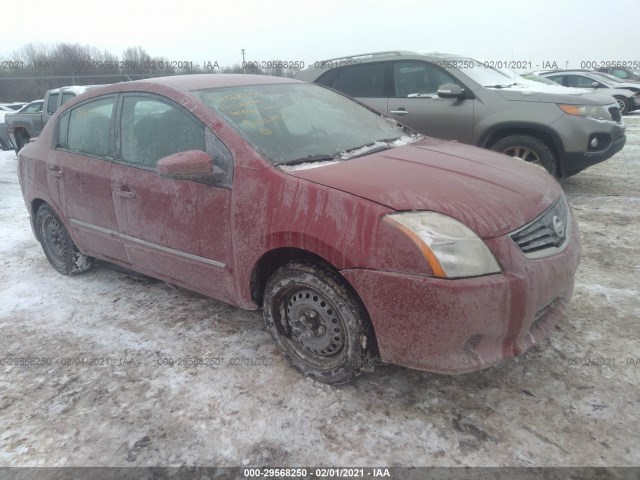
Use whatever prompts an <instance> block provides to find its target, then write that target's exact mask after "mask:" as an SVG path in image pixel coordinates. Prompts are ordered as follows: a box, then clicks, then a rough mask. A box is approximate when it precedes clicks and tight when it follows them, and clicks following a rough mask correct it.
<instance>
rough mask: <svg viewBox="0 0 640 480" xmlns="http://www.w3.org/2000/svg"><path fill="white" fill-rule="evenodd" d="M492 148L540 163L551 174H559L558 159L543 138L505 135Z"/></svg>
mask: <svg viewBox="0 0 640 480" xmlns="http://www.w3.org/2000/svg"><path fill="white" fill-rule="evenodd" d="M491 150H494V151H496V152H502V153H504V154H506V155H509V156H510V157H518V158H520V159H522V160H524V161H525V162H530V163H533V164H534V165H540V166H541V167H543V168H544V169H545V170H546V171H547V172H549V173H550V174H551V175H554V176H555V175H557V166H556V159H555V156H554V155H553V152H552V151H551V149H550V148H549V147H548V146H547V144H546V143H544V142H543V141H542V140H539V139H537V138H535V137H532V136H530V135H511V136H509V137H505V138H503V139H501V140H498V141H497V142H496V143H495V144H493V146H492V147H491Z"/></svg>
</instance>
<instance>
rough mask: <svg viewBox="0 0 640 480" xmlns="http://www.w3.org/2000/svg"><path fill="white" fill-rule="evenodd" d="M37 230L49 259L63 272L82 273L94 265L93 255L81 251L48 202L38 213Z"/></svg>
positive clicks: (65, 273) (67, 273) (52, 264)
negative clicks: (89, 255)
mask: <svg viewBox="0 0 640 480" xmlns="http://www.w3.org/2000/svg"><path fill="white" fill-rule="evenodd" d="M36 232H37V233H38V238H39V239H40V243H41V244H42V249H43V250H44V254H45V255H46V256H47V260H49V263H50V264H51V266H53V268H55V269H56V270H57V271H58V272H60V273H61V274H63V275H71V274H74V273H80V272H84V271H85V270H89V269H90V268H91V267H92V266H93V261H94V259H93V257H88V256H87V255H83V254H82V253H80V251H79V250H78V248H77V247H76V245H75V244H74V243H73V240H71V237H70V236H69V232H67V229H66V228H65V227H64V224H63V223H62V221H61V220H60V218H59V217H58V215H56V213H55V212H54V211H53V209H52V208H51V207H50V206H49V205H47V204H46V203H45V204H42V205H41V206H40V208H39V209H38V213H37V214H36Z"/></svg>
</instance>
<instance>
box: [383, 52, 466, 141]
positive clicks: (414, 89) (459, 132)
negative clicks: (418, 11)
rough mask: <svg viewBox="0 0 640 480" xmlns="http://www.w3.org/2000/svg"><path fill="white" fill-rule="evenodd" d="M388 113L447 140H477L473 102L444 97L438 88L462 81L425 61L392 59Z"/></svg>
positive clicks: (429, 133)
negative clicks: (474, 137) (475, 137)
mask: <svg viewBox="0 0 640 480" xmlns="http://www.w3.org/2000/svg"><path fill="white" fill-rule="evenodd" d="M390 70H391V83H392V89H391V96H390V98H389V102H388V106H389V111H388V115H389V116H390V117H391V118H393V119H396V120H398V122H400V123H403V124H405V125H407V126H409V127H411V128H413V129H414V130H417V131H418V132H420V133H424V134H425V135H430V136H432V137H437V138H443V139H445V140H458V141H460V142H464V143H472V141H473V114H474V112H473V102H474V100H473V99H471V98H469V99H455V98H453V99H452V98H440V97H438V93H437V92H438V88H439V87H440V86H441V85H444V84H446V83H455V84H460V82H459V81H458V80H456V79H455V78H454V77H453V76H451V75H450V74H449V73H448V72H446V71H445V70H443V69H441V68H438V67H437V66H435V65H433V64H431V63H429V62H424V61H419V60H405V61H396V62H391V69H390Z"/></svg>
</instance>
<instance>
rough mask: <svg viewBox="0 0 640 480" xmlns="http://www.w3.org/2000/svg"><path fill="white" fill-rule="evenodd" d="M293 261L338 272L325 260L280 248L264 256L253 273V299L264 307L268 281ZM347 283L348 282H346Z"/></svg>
mask: <svg viewBox="0 0 640 480" xmlns="http://www.w3.org/2000/svg"><path fill="white" fill-rule="evenodd" d="M292 261H303V262H310V263H314V264H316V265H321V266H323V267H325V268H327V269H329V270H332V271H334V272H337V269H336V268H335V267H334V266H333V265H331V264H330V263H329V262H327V261H326V260H325V259H324V258H322V257H320V256H319V255H316V254H314V253H311V252H309V251H307V250H302V249H299V248H278V249H276V250H271V251H270V252H267V253H266V254H264V255H263V256H262V258H261V259H260V260H258V263H257V264H256V266H255V267H254V269H253V272H252V273H251V298H252V299H253V300H254V301H255V302H256V303H257V304H258V305H262V300H263V298H262V297H263V295H264V288H265V286H266V285H267V281H268V280H269V278H270V277H271V275H273V274H274V273H275V271H276V270H278V269H279V268H280V267H282V266H283V265H285V264H287V263H289V262H292ZM345 281H346V280H345Z"/></svg>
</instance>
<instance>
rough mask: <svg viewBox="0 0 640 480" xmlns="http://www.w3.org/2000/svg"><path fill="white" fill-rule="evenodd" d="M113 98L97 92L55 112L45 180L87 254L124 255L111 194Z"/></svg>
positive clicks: (117, 257) (124, 259) (59, 209)
mask: <svg viewBox="0 0 640 480" xmlns="http://www.w3.org/2000/svg"><path fill="white" fill-rule="evenodd" d="M116 98H117V97H116V96H115V95H107V96H103V97H98V98H95V99H92V100H89V101H87V102H84V103H82V104H80V105H78V106H76V107H74V108H72V109H71V110H69V111H68V112H65V113H64V114H63V115H62V116H60V118H59V119H58V124H57V126H56V129H57V134H56V147H55V148H54V149H52V150H51V153H50V154H49V159H48V162H47V182H48V186H49V194H50V196H51V198H52V201H53V203H54V205H55V206H56V207H57V209H58V211H61V212H63V213H64V214H65V216H66V217H67V218H68V219H69V226H70V228H71V229H72V230H73V235H74V240H75V241H76V243H77V245H78V246H79V247H80V248H81V249H82V250H85V251H86V252H87V253H89V254H93V255H99V256H101V257H107V258H108V259H114V260H119V261H126V255H125V252H124V247H123V245H122V242H121V240H120V239H119V238H118V236H117V232H118V223H117V219H116V214H115V210H114V206H113V199H112V195H111V166H112V164H111V160H112V159H113V151H114V148H115V147H114V143H113V121H114V118H115V105H116Z"/></svg>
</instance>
